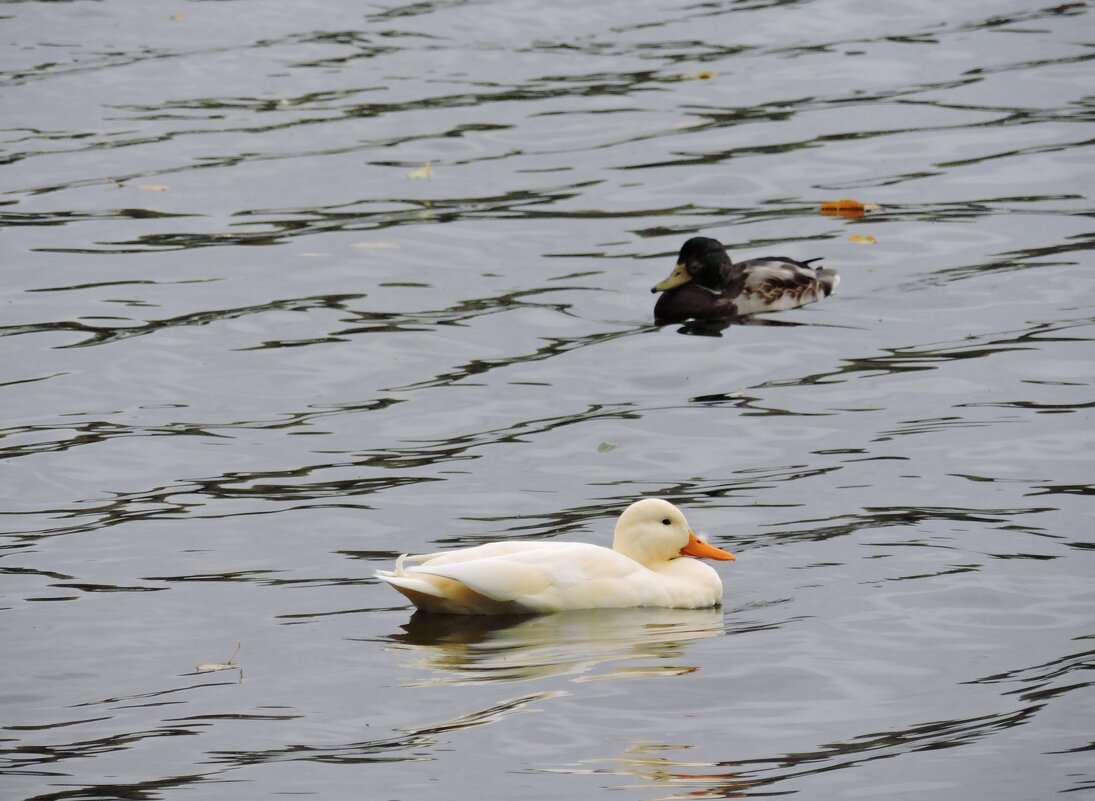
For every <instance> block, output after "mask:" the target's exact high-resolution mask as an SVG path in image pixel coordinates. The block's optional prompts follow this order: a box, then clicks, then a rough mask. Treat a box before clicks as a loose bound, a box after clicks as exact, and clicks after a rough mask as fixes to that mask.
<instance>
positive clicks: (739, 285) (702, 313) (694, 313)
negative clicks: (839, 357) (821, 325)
mask: <svg viewBox="0 0 1095 801" xmlns="http://www.w3.org/2000/svg"><path fill="white" fill-rule="evenodd" d="M815 261H818V259H810V260H809V261H795V260H794V259H788V258H784V257H783V256H765V257H762V258H759V259H749V260H748V261H741V262H738V263H737V264H734V263H733V262H731V261H730V257H729V256H728V255H726V248H725V247H723V245H722V243H721V242H719V241H718V240H717V239H711V238H710V237H706V236H696V237H693V238H692V239H689V240H688V241H687V242H685V243H684V246H683V247H682V248H681V252H680V254H679V255H678V256H677V266H676V267H675V268H674V269H673V272H672V273H670V275H669V277H668V278H666V279H665V280H664V281H662V282H661V283H659V284H656V285H655V286H654V288H653V289H651V290H650V291H651V292H662V293H664V294H663V295H662V296H661V297H660V298H658V302H657V303H656V304H654V319H655V321H656V322H658V323H677V322H681V321H683V320H689V319H691V320H720V319H728V318H733V317H744V316H746V315H749V314H757V313H759V312H768V311H784V310H785V309H793V308H795V307H796V306H805V305H806V304H807V303H813V302H814V301H817V300H821V299H822V298H824V297H827V296H828V295H830V294H832V292H833V290H834V289H836V285H837V284H838V283H839V282H840V277H839V276H838V275H837V274H836V272H835V271H834V270H826V269H824V268H820V267H813V266H812V264H811V262H815Z"/></svg>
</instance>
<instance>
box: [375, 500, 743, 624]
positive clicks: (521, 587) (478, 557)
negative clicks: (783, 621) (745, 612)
mask: <svg viewBox="0 0 1095 801" xmlns="http://www.w3.org/2000/svg"><path fill="white" fill-rule="evenodd" d="M682 556H698V557H703V558H706V559H717V560H720V561H727V560H732V559H733V558H734V555H733V554H731V553H727V552H726V551H724V550H722V549H720V548H716V547H714V546H713V545H708V544H707V543H706V542H704V541H703V540H701V539H699V538H698V537H697V536H696V535H695V534H694V533H692V530H691V529H690V528H689V527H688V521H687V520H685V519H684V514H683V513H682V512H681V510H680V509H678V508H677V507H676V506H674V505H673V504H671V503H669V502H668V501H663V500H660V499H658V498H646V499H644V500H641V501H636V502H635V503H633V504H631V506H629V507H627V509H626V510H624V513H623V514H622V515H620V519H619V520H618V521H617V523H616V535H615V538H614V539H613V542H612V548H611V549H609V548H603V547H601V546H600V545H590V544H588V543H584V542H527V541H507V542H493V543H489V544H487V545H479V546H476V547H474V548H460V549H457V550H452V551H442V552H439V553H431V554H421V555H418V556H407V555H406V554H404V555H403V556H400V557H399V559H397V560H396V563H395V570H394V571H391V570H378V571H377V572H376V577H377V578H378V579H380V580H381V581H385V582H387V583H388V584H391V585H392V586H393V587H394V588H395V589H396V590H398V591H399V592H401V593H403V595H405V596H407V598H409V599H410V601H411V603H413V604H414V605H415V606H417V607H418V608H419V609H421V610H423V611H426V612H449V613H454V614H463V615H507V614H518V615H520V614H533V613H540V612H562V611H565V610H571V609H605V608H627V607H638V606H659V607H669V608H674V609H698V608H702V607H709V606H716V605H718V604H719V603H720V602H721V601H722V581H721V580H720V579H719V574H718V573H716V572H715V571H714V569H712V568H711V567H710V566H708V565H705V564H703V563H702V562H698V561H696V560H695V559H682V558H681V557H682ZM407 562H414V563H417V564H415V566H413V567H405V566H404V565H405V564H406V563H407Z"/></svg>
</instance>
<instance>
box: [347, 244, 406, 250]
mask: <svg viewBox="0 0 1095 801" xmlns="http://www.w3.org/2000/svg"><path fill="white" fill-rule="evenodd" d="M350 247H352V248H363V249H365V250H398V249H399V243H398V242H354V244H352V245H350Z"/></svg>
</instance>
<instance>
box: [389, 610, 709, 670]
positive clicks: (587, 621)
mask: <svg viewBox="0 0 1095 801" xmlns="http://www.w3.org/2000/svg"><path fill="white" fill-rule="evenodd" d="M401 628H402V631H401V632H399V633H397V634H392V635H389V638H390V639H391V640H392V641H393V642H396V643H399V644H400V646H402V647H403V648H405V649H407V650H409V651H410V652H411V653H413V654H415V655H416V656H418V657H421V660H420V661H417V662H413V663H411V664H412V665H413V666H414V667H418V668H426V669H429V670H431V671H434V673H433V674H432V675H431V676H430V677H429V678H426V679H424V680H423V681H421V682H416V683H421V684H464V683H480V682H504V681H526V680H529V679H541V678H545V677H547V676H559V675H567V674H569V675H575V676H578V677H579V678H577V679H576V680H577V681H588V680H592V679H605V678H633V677H636V676H675V675H680V674H682V673H691V672H693V671H695V670H697V669H698V668H699V666H698V665H697V664H695V663H694V662H692V661H691V660H689V659H688V658H687V656H688V644H689V643H690V642H692V641H694V640H700V639H705V638H708V637H720V636H722V635H723V634H725V627H724V624H723V617H722V610H721V609H718V608H716V607H707V608H704V609H579V610H575V611H573V612H559V613H557V614H553V615H521V616H513V615H431V614H427V613H425V612H416V613H415V614H414V615H412V616H411V618H410V620H409V621H407V622H406V623H404V624H402V626H401ZM591 674H592V675H591Z"/></svg>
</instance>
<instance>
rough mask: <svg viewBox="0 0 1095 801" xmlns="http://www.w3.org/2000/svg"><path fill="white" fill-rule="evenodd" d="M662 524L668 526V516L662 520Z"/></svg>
mask: <svg viewBox="0 0 1095 801" xmlns="http://www.w3.org/2000/svg"><path fill="white" fill-rule="evenodd" d="M662 525H663V526H668V525H669V518H668V517H667V518H665V519H664V520H662Z"/></svg>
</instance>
